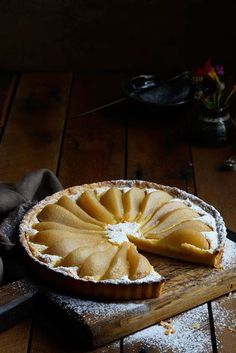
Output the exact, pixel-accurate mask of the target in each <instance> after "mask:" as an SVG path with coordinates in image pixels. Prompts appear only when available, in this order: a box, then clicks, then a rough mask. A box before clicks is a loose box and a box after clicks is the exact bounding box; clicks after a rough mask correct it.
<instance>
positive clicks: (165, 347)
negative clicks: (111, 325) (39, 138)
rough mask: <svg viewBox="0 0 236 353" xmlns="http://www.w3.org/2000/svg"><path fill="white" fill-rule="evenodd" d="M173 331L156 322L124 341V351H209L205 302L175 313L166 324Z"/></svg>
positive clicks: (134, 352) (166, 352)
mask: <svg viewBox="0 0 236 353" xmlns="http://www.w3.org/2000/svg"><path fill="white" fill-rule="evenodd" d="M164 323H165V324H167V325H168V324H170V325H171V327H172V328H173V330H174V333H173V334H168V335H167V334H166V330H167V329H166V328H164V327H163V326H161V325H160V324H159V325H154V326H151V327H149V328H147V329H144V330H142V331H139V332H137V333H135V334H133V335H130V336H129V337H127V338H125V340H124V348H123V352H124V353H136V352H142V353H144V352H148V353H159V352H160V353H163V352H165V353H171V352H174V353H189V352H199V353H202V352H211V335H210V331H209V328H210V324H209V316H208V309H207V305H206V304H205V305H202V306H200V307H198V308H196V309H192V310H190V311H187V312H185V313H183V314H181V315H177V316H175V317H174V318H173V319H172V320H171V322H170V323H168V322H167V321H165V322H164Z"/></svg>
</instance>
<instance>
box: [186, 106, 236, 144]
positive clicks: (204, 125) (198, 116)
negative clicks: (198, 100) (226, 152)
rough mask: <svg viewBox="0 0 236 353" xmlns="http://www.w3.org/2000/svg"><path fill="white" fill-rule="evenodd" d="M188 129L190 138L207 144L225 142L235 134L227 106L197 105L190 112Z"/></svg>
mask: <svg viewBox="0 0 236 353" xmlns="http://www.w3.org/2000/svg"><path fill="white" fill-rule="evenodd" d="M188 130H189V133H190V137H191V139H192V140H194V141H197V142H200V143H204V144H209V145H220V144H223V143H226V142H228V141H230V140H231V139H232V138H233V136H235V124H234V121H233V119H232V116H231V114H230V112H229V109H228V107H221V108H219V109H207V108H206V107H204V106H199V107H198V109H196V111H195V114H192V117H191V119H190V121H189V126H188Z"/></svg>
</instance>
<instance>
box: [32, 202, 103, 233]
mask: <svg viewBox="0 0 236 353" xmlns="http://www.w3.org/2000/svg"><path fill="white" fill-rule="evenodd" d="M38 219H39V220H40V221H41V222H57V223H62V224H65V225H67V226H69V227H74V228H78V229H94V230H101V227H99V226H98V225H96V224H92V223H86V222H84V221H81V220H80V219H79V218H78V217H76V216H75V215H74V214H73V213H71V212H69V211H68V210H66V209H65V208H64V207H61V206H59V205H55V204H52V205H47V206H45V207H44V209H43V210H42V211H41V212H40V213H39V214H38Z"/></svg>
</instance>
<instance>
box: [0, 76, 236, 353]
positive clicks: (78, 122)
mask: <svg viewBox="0 0 236 353" xmlns="http://www.w3.org/2000/svg"><path fill="white" fill-rule="evenodd" d="M126 80H127V76H126V75H123V74H111V73H109V74H101V73H99V74H94V73H92V74H83V75H82V74H81V75H80V74H76V75H72V74H71V73H63V74H57V73H25V74H21V75H19V74H12V73H4V74H1V75H0V141H1V145H0V180H7V181H15V180H18V179H20V178H21V177H22V175H23V174H25V173H27V172H28V171H30V170H32V169H37V168H49V169H51V170H52V171H54V172H55V173H56V174H57V175H58V177H59V178H60V180H61V182H62V184H63V185H64V186H65V187H67V186H71V185H75V184H81V183H84V182H93V181H98V180H106V179H119V178H129V179H133V178H134V179H144V180H152V181H154V182H158V183H163V184H168V185H174V186H177V187H179V188H182V189H185V190H187V191H189V192H191V193H196V194H197V195H198V196H199V197H201V198H203V199H204V200H206V201H207V202H209V203H211V204H213V205H214V206H215V207H216V208H218V209H219V211H220V212H221V213H222V215H223V217H224V219H225V222H226V225H227V226H228V228H231V229H232V230H234V231H236V187H235V185H236V173H235V172H230V171H222V170H221V166H222V163H223V161H224V160H225V159H226V158H227V157H228V156H229V155H230V154H232V153H233V152H235V145H233V144H230V145H228V146H224V147H218V148H205V147H196V146H193V145H191V144H189V143H188V142H187V141H186V140H185V139H184V138H183V126H184V124H183V122H184V119H182V118H184V117H185V112H184V111H181V112H180V111H179V112H176V111H170V112H169V113H168V114H166V112H155V113H150V112H144V111H142V110H141V109H135V108H134V107H133V106H131V105H130V104H128V103H127V102H126V101H122V102H120V103H117V104H115V105H113V106H110V107H106V108H101V109H98V110H96V111H92V110H93V109H94V108H97V107H101V106H103V105H104V104H106V103H109V102H111V101H114V100H117V99H119V98H122V96H123V94H122V86H123V85H124V83H125V82H126ZM174 323H175V325H174V324H173V326H176V333H175V334H173V335H172V336H171V337H169V336H165V335H164V332H160V329H162V328H161V327H160V326H158V325H156V326H154V327H152V328H148V329H145V330H143V331H141V332H139V333H138V334H133V335H130V336H129V337H126V338H124V339H122V340H120V341H117V342H114V343H112V344H110V345H107V346H105V347H102V348H100V349H97V350H96V352H99V353H101V352H140V353H141V352H143V353H144V352H150V353H151V352H157V353H158V352H175V353H176V352H177V353H179V352H181V353H185V352H189V353H190V352H194V353H195V352H196V353H200V352H204V353H210V352H213V353H215V352H218V353H229V352H230V353H232V352H236V326H235V324H236V296H235V295H234V294H232V295H230V296H229V295H227V296H225V297H223V298H219V299H217V300H215V301H213V302H211V303H207V304H205V305H202V306H201V307H200V308H198V309H193V310H192V311H190V312H189V313H184V314H182V315H179V316H178V318H176V319H174ZM181 325H182V326H181ZM189 325H190V327H189ZM178 330H179V331H178ZM61 335H62V333H61V332H59V333H58V337H55V336H52V335H50V334H49V333H48V332H47V331H46V330H44V329H43V328H42V327H41V326H40V325H39V324H38V321H37V317H34V318H28V319H26V320H24V321H22V322H20V323H18V324H17V325H16V326H14V327H12V328H10V329H8V330H7V331H5V332H2V333H1V334H0V352H1V353H26V352H27V353H30V352H31V353H36V352H37V353H40V352H43V353H49V352H53V353H65V352H79V351H80V349H79V344H78V348H75V347H73V348H70V347H68V346H67V347H66V346H65V345H63V344H62V343H61V341H60V336H61ZM181 337H182V338H181ZM78 341H79V338H78ZM188 347H189V348H188Z"/></svg>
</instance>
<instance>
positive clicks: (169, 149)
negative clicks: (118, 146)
mask: <svg viewBox="0 0 236 353" xmlns="http://www.w3.org/2000/svg"><path fill="white" fill-rule="evenodd" d="M134 114H136V117H135V116H134V115H133V116H131V117H130V118H129V121H128V134H127V140H128V142H127V145H128V157H127V158H128V161H127V177H128V178H131V179H133V178H134V179H143V180H151V181H154V182H157V183H159V184H166V185H170V186H176V187H179V188H181V189H184V190H185V189H187V191H189V192H194V184H193V174H192V166H191V165H192V164H191V156H190V153H189V147H188V144H187V143H186V142H184V141H183V139H182V124H183V116H185V115H184V112H182V111H181V112H178V111H172V112H165V111H160V112H158V111H156V112H155V111H154V112H153V113H151V114H148V113H147V112H145V111H144V110H143V111H141V112H139V113H138V114H137V111H136V112H135V113H134Z"/></svg>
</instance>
